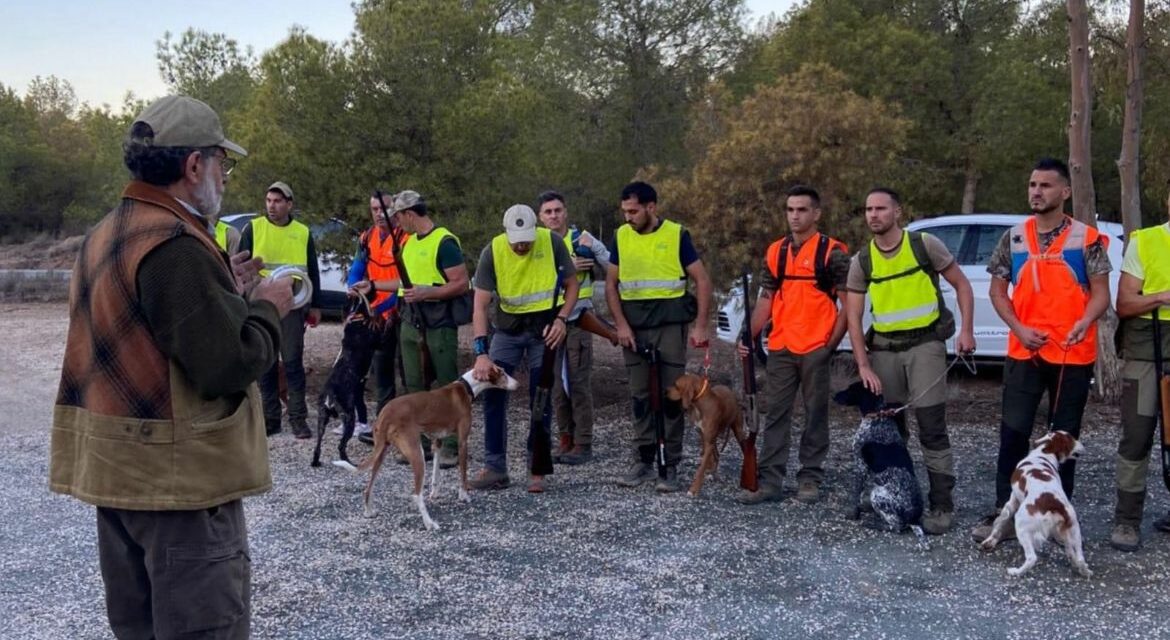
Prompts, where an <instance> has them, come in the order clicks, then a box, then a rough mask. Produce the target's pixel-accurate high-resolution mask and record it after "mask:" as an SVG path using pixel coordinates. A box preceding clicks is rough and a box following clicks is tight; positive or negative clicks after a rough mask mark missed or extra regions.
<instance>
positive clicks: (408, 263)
mask: <svg viewBox="0 0 1170 640" xmlns="http://www.w3.org/2000/svg"><path fill="white" fill-rule="evenodd" d="M446 238H454V239H455V244H459V238H458V237H456V236H455V234H453V233H451V232H450V231H447V229H446V227H435V228H433V229H431V230H430V232H429V233H427V235H426V237H424V238H422V239H420V238H419V237H418V235H417V234H413V233H412V234H410V237H409V238H407V239H406V244H404V245H402V266H403V267H405V268H406V275H407V276H408V277H409V278H410V284H411V285H413V286H416V287H417V286H420V285H421V286H431V287H437V286H441V285H444V284H446V283H447V276H446V274H444V273H443V271H442V270H441V269H439V245H440V244H442V242H443V240H444V239H446ZM398 295H399V297H400V298H401V296H403V295H404V294H403V289H402V288H399V289H398Z"/></svg>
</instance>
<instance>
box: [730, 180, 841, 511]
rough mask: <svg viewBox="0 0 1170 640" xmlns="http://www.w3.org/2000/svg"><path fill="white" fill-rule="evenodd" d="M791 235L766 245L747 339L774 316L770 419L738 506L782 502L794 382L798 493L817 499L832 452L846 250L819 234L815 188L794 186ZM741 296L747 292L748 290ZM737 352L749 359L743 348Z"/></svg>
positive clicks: (768, 393)
mask: <svg viewBox="0 0 1170 640" xmlns="http://www.w3.org/2000/svg"><path fill="white" fill-rule="evenodd" d="M785 210H786V212H787V217H788V227H789V231H790V233H789V234H788V235H786V236H784V237H783V238H780V239H779V240H777V241H776V242H773V243H772V246H770V247H769V248H768V253H767V258H766V259H765V261H764V267H765V269H764V278H763V282H762V283H761V285H760V303H759V304H758V305H756V308H755V311H754V312H753V313H752V318H751V330H752V339H753V341H754V340H755V339H756V336H758V335H759V334H760V332H761V331H762V330H763V329H764V326H765V325H766V324H767V323H768V322H769V321H771V327H772V328H771V332H770V333H769V334H768V364H767V370H766V378H765V385H766V391H765V397H766V398H768V399H769V403H770V406H768V407H767V415H768V424H767V425H766V426H765V427H764V429H763V434H764V442H763V445H762V447H761V450H760V459H759V473H760V476H759V490H758V491H754V492H743V493H741V494H740V495H739V496H738V498H737V499H738V500H739V501H740V502H741V503H743V504H758V503H761V502H767V501H773V500H779V499H780V497H781V489H782V487H783V484H784V476H785V466H786V464H787V462H788V443H789V436H790V432H791V428H792V407H793V403H794V402H795V400H796V391H797V388H798V387H799V388H800V389H801V392H802V394H803V395H804V406H805V425H804V432H803V433H802V434H801V438H800V471H798V472H797V474H796V479H797V481H798V483H799V490H798V492H797V498H798V499H799V500H801V501H803V502H814V501H816V500H817V498H818V497H819V495H820V484H821V481H822V480H823V479H824V477H825V470H824V468H823V465H824V461H825V457H826V456H827V455H828V453H829V359H830V357H831V356H832V354H833V351H835V350H836V349H837V345H838V344H839V343H840V342H841V338H842V337H843V336H844V335H845V314H843V313H839V311H838V309H839V307H838V303H840V304H844V299H843V296H844V291H845V277H846V275H847V274H848V272H849V256H848V248H847V247H846V246H845V244H844V243H842V242H841V241H839V240H835V239H833V238H830V237H829V236H827V235H825V234H823V233H820V231H818V229H817V223H818V222H819V221H820V219H821V199H820V195H819V194H818V193H817V191H816V189H813V188H811V187H806V186H796V187H793V188H791V189H789V190H788V197H787V201H786V204H785ZM745 295H746V292H745ZM740 351H741V354H740V355H741V357H751V356H749V355H748V353H747V349H746V348H745V347H743V346H742V344H741V346H740Z"/></svg>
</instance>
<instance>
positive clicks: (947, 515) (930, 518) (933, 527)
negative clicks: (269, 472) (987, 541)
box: [922, 509, 987, 538]
mask: <svg viewBox="0 0 1170 640" xmlns="http://www.w3.org/2000/svg"><path fill="white" fill-rule="evenodd" d="M954 522H955V513H954V512H953V511H943V510H942V509H931V510H930V511H927V512H926V515H924V516H923V517H922V530H923V531H925V532H927V533H929V534H930V535H932V536H941V535H942V534H944V533H946V532H948V531H950V530H951V525H953V524H954ZM986 537H987V536H984V538H986Z"/></svg>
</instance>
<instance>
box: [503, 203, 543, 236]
mask: <svg viewBox="0 0 1170 640" xmlns="http://www.w3.org/2000/svg"><path fill="white" fill-rule="evenodd" d="M504 232H505V233H506V234H507V236H508V243H509V244H516V243H517V242H534V241H536V212H535V211H533V210H532V207H530V206H528V205H526V204H514V205H512V206H510V207H508V210H507V211H505V212H504Z"/></svg>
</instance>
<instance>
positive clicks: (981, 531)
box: [923, 511, 1016, 544]
mask: <svg viewBox="0 0 1170 640" xmlns="http://www.w3.org/2000/svg"><path fill="white" fill-rule="evenodd" d="M998 517H999V512H998V511H997V512H996V513H994V514H992V515H989V516H987V517H985V518H983V519H982V520H980V521H979V524H977V525H975V528H974V529H972V530H971V539H972V540H974V541H975V542H976V544H978V543H981V542H983V541H984V540H986V539H987V536H989V535H991V526H992V525H994V524H995V519H996V518H998ZM923 528H925V527H923ZM1015 539H1016V522H1015V520H1012V519H1010V518H1009V519H1008V521H1007V526H1006V527H1004V531H1003V537H1002V538H1000V539H999V541H1000V542H1003V541H1005V540H1015Z"/></svg>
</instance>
